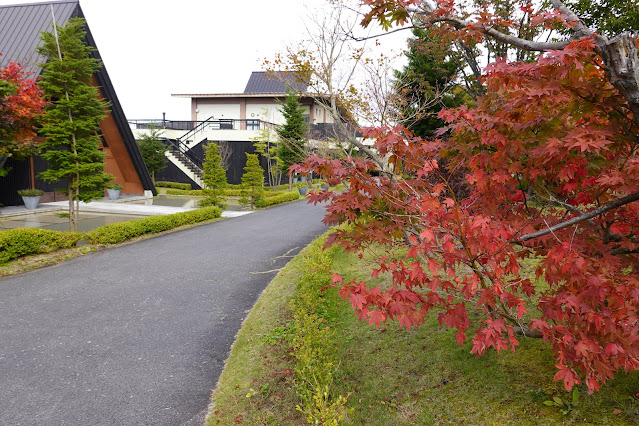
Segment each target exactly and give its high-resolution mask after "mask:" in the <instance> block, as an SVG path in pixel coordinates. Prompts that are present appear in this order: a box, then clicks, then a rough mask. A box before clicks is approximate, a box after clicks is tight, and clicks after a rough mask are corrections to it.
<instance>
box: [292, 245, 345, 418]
mask: <svg viewBox="0 0 639 426" xmlns="http://www.w3.org/2000/svg"><path fill="white" fill-rule="evenodd" d="M317 241H319V240H317ZM317 241H316V242H317ZM334 251H335V249H334V248H331V249H328V250H325V251H324V250H322V244H319V243H317V244H315V243H313V245H312V246H311V247H309V250H308V251H307V253H306V254H305V256H304V257H305V265H306V267H305V272H304V275H303V276H302V278H301V279H300V280H299V281H298V283H297V291H296V293H295V296H294V297H293V300H292V301H291V306H292V309H293V322H292V324H291V327H290V328H291V329H292V330H294V336H293V338H292V355H293V356H294V357H295V367H294V370H295V393H296V394H297V396H298V397H299V398H300V401H301V404H300V405H298V406H297V407H296V408H297V409H298V410H299V411H301V412H302V413H303V414H304V416H305V417H306V421H307V422H308V423H309V424H323V425H337V424H339V423H340V422H341V421H342V420H343V419H344V415H345V413H346V402H347V400H346V398H345V397H344V396H343V395H336V393H335V390H334V383H333V377H334V374H335V372H336V370H337V368H338V358H337V350H336V346H335V345H334V342H335V337H334V331H333V329H332V327H331V326H332V324H333V323H334V321H335V320H336V306H335V305H336V302H335V298H331V297H328V293H327V292H326V291H324V290H323V289H324V288H326V287H328V286H330V284H331V281H332V277H331V275H330V273H329V272H328V271H329V267H330V261H331V259H332V258H333V253H334ZM329 291H330V290H329Z"/></svg>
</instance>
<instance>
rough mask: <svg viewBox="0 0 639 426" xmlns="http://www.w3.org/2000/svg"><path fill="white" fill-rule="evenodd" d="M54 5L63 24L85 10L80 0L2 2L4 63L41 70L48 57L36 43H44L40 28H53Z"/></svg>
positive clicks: (0, 37) (0, 19)
mask: <svg viewBox="0 0 639 426" xmlns="http://www.w3.org/2000/svg"><path fill="white" fill-rule="evenodd" d="M52 8H53V13H54V15H55V20H56V22H57V23H58V24H59V25H60V24H64V23H65V22H67V21H68V20H69V19H71V18H73V17H77V16H79V13H81V12H80V11H79V4H78V1H77V0H76V1H58V2H46V3H30V4H20V5H14V6H0V53H2V56H0V67H4V66H6V65H8V64H9V62H18V63H20V64H22V65H23V66H24V68H25V69H26V70H27V71H28V72H30V73H32V74H35V75H39V74H40V72H41V71H42V69H41V68H40V67H39V66H38V63H40V62H42V61H43V59H44V58H42V56H40V55H38V54H37V53H36V47H38V46H40V45H41V44H42V40H40V32H41V31H51V29H52V28H53V27H52V26H51V22H52V19H51V9H52Z"/></svg>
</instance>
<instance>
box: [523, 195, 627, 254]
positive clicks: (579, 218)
mask: <svg viewBox="0 0 639 426" xmlns="http://www.w3.org/2000/svg"><path fill="white" fill-rule="evenodd" d="M637 200H639V192H635V193H632V194H630V195H627V196H625V197H623V198H619V199H618V200H615V201H613V202H612V203H609V204H606V205H604V206H601V207H598V208H596V209H594V210H592V211H590V212H588V213H584V214H582V215H580V216H577V217H574V218H572V219H570V220H567V221H565V222H561V223H558V224H556V225H553V226H550V227H548V228H545V229H541V230H539V231H536V232H532V233H530V234H525V235H522V236H521V237H520V238H519V239H518V240H517V241H521V242H525V241H529V240H532V239H534V238H538V237H542V236H544V235H548V234H550V233H552V232H555V231H558V230H560V229H564V228H567V227H569V226H572V225H575V224H577V223H580V222H583V221H585V220H589V219H592V218H594V217H597V216H599V215H602V214H604V213H605V212H607V211H609V210H613V209H616V208H619V207H621V206H623V205H626V204H629V203H632V202H634V201H637Z"/></svg>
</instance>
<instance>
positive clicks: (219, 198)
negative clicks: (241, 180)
mask: <svg viewBox="0 0 639 426" xmlns="http://www.w3.org/2000/svg"><path fill="white" fill-rule="evenodd" d="M203 166H204V175H203V176H202V179H203V180H204V185H205V187H204V188H203V192H204V195H206V198H205V199H204V200H202V201H200V206H202V207H204V206H218V207H219V208H221V209H224V208H225V207H226V203H225V202H224V201H225V200H224V188H226V186H227V185H228V184H227V181H226V171H225V170H224V168H223V167H222V156H221V155H220V153H219V147H218V146H217V144H216V143H214V142H211V143H209V144H208V145H207V146H206V148H205V152H204V165H203Z"/></svg>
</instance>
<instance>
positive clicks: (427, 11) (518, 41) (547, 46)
mask: <svg viewBox="0 0 639 426" xmlns="http://www.w3.org/2000/svg"><path fill="white" fill-rule="evenodd" d="M551 3H553V6H555V5H554V3H555V1H551ZM559 3H561V2H559ZM561 4H562V5H563V3H561ZM555 8H557V7H556V6H555ZM564 8H566V7H565V6H564ZM406 10H407V11H409V12H412V13H414V14H417V15H423V16H425V17H426V19H425V21H427V22H428V23H430V22H432V23H437V22H444V23H448V24H451V25H452V26H453V27H455V29H458V30H461V29H464V28H469V27H474V28H478V29H480V30H481V32H483V33H484V34H486V35H487V36H489V37H491V38H493V39H495V40H497V41H499V42H502V43H506V44H509V45H511V46H514V47H517V48H519V49H522V50H526V51H529V52H535V51H537V52H542V51H544V50H559V49H563V48H564V47H566V46H568V44H569V43H570V40H565V41H554V42H543V41H532V40H527V39H524V38H520V37H516V36H513V35H510V34H506V33H503V32H501V31H499V30H496V29H495V28H493V27H491V26H486V25H476V24H471V23H470V22H468V21H466V20H464V19H461V18H457V17H454V16H435V15H434V12H435V10H434V9H433V7H432V6H430V5H428V4H427V3H426V1H422V5H421V7H419V8H407V9H406ZM571 13H572V12H571ZM572 15H573V16H576V15H575V14H574V13H572ZM578 19H579V18H577V20H578ZM584 27H585V26H584ZM580 37H583V36H580Z"/></svg>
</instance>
